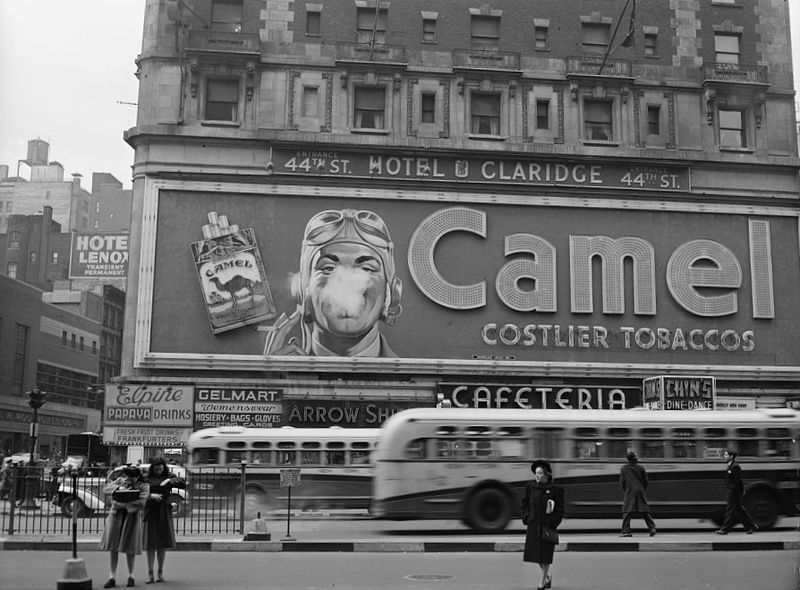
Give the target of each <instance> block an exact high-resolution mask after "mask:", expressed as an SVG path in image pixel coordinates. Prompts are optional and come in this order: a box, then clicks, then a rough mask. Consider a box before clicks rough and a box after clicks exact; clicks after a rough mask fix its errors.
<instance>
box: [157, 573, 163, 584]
mask: <svg viewBox="0 0 800 590" xmlns="http://www.w3.org/2000/svg"><path fill="white" fill-rule="evenodd" d="M163 581H164V572H158V577H157V578H156V582H163Z"/></svg>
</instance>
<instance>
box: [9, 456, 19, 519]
mask: <svg viewBox="0 0 800 590" xmlns="http://www.w3.org/2000/svg"><path fill="white" fill-rule="evenodd" d="M18 469H19V468H16V469H15V468H11V467H9V469H8V473H9V477H10V478H11V481H10V483H11V487H10V488H9V490H8V502H9V504H10V505H11V508H10V509H9V512H8V534H9V535H13V534H14V514H15V511H16V507H17V477H18V476H19V473H18Z"/></svg>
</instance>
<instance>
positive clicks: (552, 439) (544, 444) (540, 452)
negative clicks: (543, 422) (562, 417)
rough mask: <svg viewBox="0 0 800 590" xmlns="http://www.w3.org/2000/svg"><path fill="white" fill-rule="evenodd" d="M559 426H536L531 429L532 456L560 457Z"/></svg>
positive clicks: (560, 432) (560, 430) (560, 436)
mask: <svg viewBox="0 0 800 590" xmlns="http://www.w3.org/2000/svg"><path fill="white" fill-rule="evenodd" d="M562 430H563V429H561V428H536V429H534V431H533V436H532V438H533V456H536V457H543V458H551V457H560V456H561V451H560V449H559V445H560V443H561V439H562V435H563V432H562Z"/></svg>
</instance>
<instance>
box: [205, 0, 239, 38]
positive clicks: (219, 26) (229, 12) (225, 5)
mask: <svg viewBox="0 0 800 590" xmlns="http://www.w3.org/2000/svg"><path fill="white" fill-rule="evenodd" d="M211 30H212V31H219V32H221V33H241V32H242V0H213V4H212V6H211Z"/></svg>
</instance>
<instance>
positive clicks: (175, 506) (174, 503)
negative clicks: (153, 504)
mask: <svg viewBox="0 0 800 590" xmlns="http://www.w3.org/2000/svg"><path fill="white" fill-rule="evenodd" d="M167 502H168V503H169V511H170V512H171V513H172V516H183V514H184V512H186V505H185V503H184V501H183V498H181V497H180V496H179V495H178V494H170V495H169V496H168V497H167Z"/></svg>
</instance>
